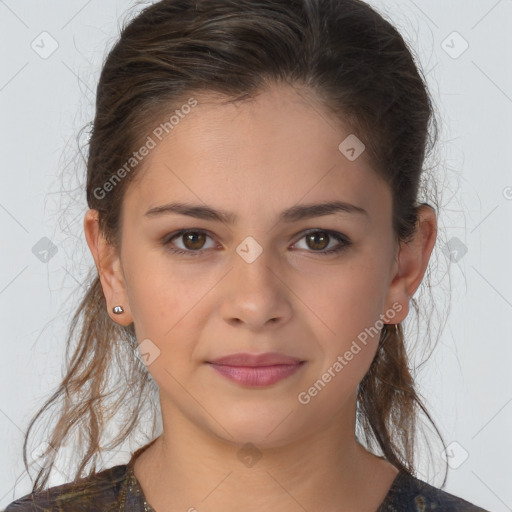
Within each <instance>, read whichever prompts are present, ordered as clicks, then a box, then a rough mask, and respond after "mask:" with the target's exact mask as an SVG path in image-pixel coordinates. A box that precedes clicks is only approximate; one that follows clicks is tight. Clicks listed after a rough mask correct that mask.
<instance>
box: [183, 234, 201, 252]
mask: <svg viewBox="0 0 512 512" xmlns="http://www.w3.org/2000/svg"><path fill="white" fill-rule="evenodd" d="M182 238H183V244H184V245H185V247H186V248H187V249H190V250H197V249H201V247H202V246H203V245H204V244H205V240H206V235H205V234H204V233H200V232H198V231H191V232H189V233H185V234H184V235H182Z"/></svg>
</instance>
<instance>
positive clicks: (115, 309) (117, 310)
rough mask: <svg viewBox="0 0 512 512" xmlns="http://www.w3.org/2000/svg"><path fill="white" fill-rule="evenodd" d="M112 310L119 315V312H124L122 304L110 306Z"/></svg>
mask: <svg viewBox="0 0 512 512" xmlns="http://www.w3.org/2000/svg"><path fill="white" fill-rule="evenodd" d="M112 311H113V312H114V314H115V315H120V314H121V313H124V309H123V306H114V307H113V308H112Z"/></svg>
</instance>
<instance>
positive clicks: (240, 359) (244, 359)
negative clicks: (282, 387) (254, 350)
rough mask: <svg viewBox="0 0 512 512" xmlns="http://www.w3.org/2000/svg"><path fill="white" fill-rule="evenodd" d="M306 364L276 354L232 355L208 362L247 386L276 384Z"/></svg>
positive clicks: (224, 374) (220, 371) (228, 376)
mask: <svg viewBox="0 0 512 512" xmlns="http://www.w3.org/2000/svg"><path fill="white" fill-rule="evenodd" d="M304 362H305V361H301V360H300V359H297V358H294V357H289V356H285V355H283V354H278V353H276V352H267V353H265V354H231V355H229V356H225V357H221V358H218V359H215V360H213V361H208V363H209V364H210V365H211V367H212V368H213V369H215V370H216V371H217V372H219V373H220V374H221V375H223V376H224V377H226V378H228V379H230V380H232V381H234V382H237V383H238V384H242V385H245V386H269V385H271V384H274V383H276V382H278V381H280V380H282V379H284V378H286V377H288V376H290V375H292V374H293V373H295V372H296V371H297V370H298V369H299V368H300V367H301V366H302V364H303V363H304Z"/></svg>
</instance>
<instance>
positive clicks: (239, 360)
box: [208, 352, 302, 367]
mask: <svg viewBox="0 0 512 512" xmlns="http://www.w3.org/2000/svg"><path fill="white" fill-rule="evenodd" d="M208 362H209V363H212V364H216V365H225V366H237V367H240V366H245V367H257V366H274V365H297V364H299V363H301V362H302V361H301V360H300V359H298V358H296V357H291V356H287V355H284V354H279V353H277V352H266V353H264V354H247V353H238V354H230V355H227V356H224V357H220V358H218V359H214V360H212V361H208Z"/></svg>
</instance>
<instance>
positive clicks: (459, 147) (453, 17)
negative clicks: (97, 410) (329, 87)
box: [0, 0, 512, 511]
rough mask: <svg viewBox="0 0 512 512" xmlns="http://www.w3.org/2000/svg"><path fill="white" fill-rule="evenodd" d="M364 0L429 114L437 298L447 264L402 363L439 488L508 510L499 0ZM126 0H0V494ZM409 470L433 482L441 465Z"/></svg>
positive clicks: (506, 48)
mask: <svg viewBox="0 0 512 512" xmlns="http://www.w3.org/2000/svg"><path fill="white" fill-rule="evenodd" d="M370 3H371V4H372V5H374V6H375V7H377V8H378V9H379V10H380V11H381V12H382V13H383V14H385V15H386V16H387V17H388V18H389V19H390V20H391V21H392V22H393V23H394V24H395V25H396V26H397V28H398V29H399V30H400V31H401V33H402V34H403V35H404V37H405V38H406V40H407V41H408V42H409V43H410V44H411V45H412V47H413V49H414V51H415V52H416V55H417V58H418V59H419V63H420V64H421V67H422V69H423V71H424V73H425V75H426V77H427V80H428V83H429V86H430V88H431V91H432V94H433V96H434V99H435V101H436V103H437V108H438V110H439V115H440V118H441V122H442V132H441V138H440V143H439V146H438V155H437V158H438V161H437V163H436V165H437V169H436V172H437V173H438V176H439V182H440V184H441V185H440V189H441V192H442V193H443V203H442V207H443V211H442V213H441V215H440V219H439V220H440V225H441V226H443V227H444V230H445V232H444V237H445V238H444V241H440V242H439V245H438V246H437V250H436V255H435V257H436V258H437V263H436V268H438V269H439V271H438V273H437V274H436V277H435V279H434V284H436V282H439V286H438V288H437V289H436V290H437V292H436V293H437V295H436V297H437V298H436V301H439V305H440V306H441V308H442V309H443V311H444V310H446V311H447V310H448V306H446V305H445V302H446V301H447V300H448V299H446V283H447V279H448V278H447V275H449V276H450V280H451V287H452V292H451V294H452V295H451V306H450V314H449V317H448V321H447V324H446V326H445V329H444V331H443V334H442V336H441V338H440V341H439V344H438V345H437V348H436V349H435V351H434V352H433V354H432V355H431V357H430V358H429V359H428V360H427V362H426V363H425V364H424V365H422V366H421V368H420V369H419V370H418V371H417V373H416V377H417V379H418V385H419V389H420V392H421V394H422V395H423V396H424V398H425V401H426V403H427V406H428V407H429V410H430V412H431V414H432V416H433V418H434V419H435V421H436V422H437V424H438V426H439V427H440V429H441V432H442V434H443V436H444V437H445V440H446V442H447V444H448V445H449V450H448V460H449V462H450V470H449V473H448V480H447V484H446V487H445V490H447V491H448V492H451V493H453V494H456V495H458V496H461V497H463V498H465V499H467V500H469V501H472V502H474V503H476V504H478V505H480V506H482V507H484V508H486V509H489V510H492V511H508V510H512V487H511V486H510V483H511V482H512V470H511V468H510V456H511V453H512V436H511V432H512V385H511V384H512V372H510V366H511V363H512V357H511V356H512V335H511V327H510V320H511V319H512V270H511V261H512V235H511V233H512V228H511V221H512V171H511V169H512V158H511V151H510V150H511V146H512V129H511V122H512V71H511V65H510V52H511V50H512V32H511V31H510V29H509V27H510V24H511V23H512V1H510V0H499V1H496V0H478V1H475V0H473V1H468V0H428V1H427V0H415V1H412V0H400V1H399V0H393V1H386V2H384V1H376V0H374V1H372V2H370ZM131 6H132V3H131V2H129V1H127V0H109V1H101V0H89V1H83V0H66V1H64V0H53V1H51V2H48V1H45V2H43V1H28V0H0V42H1V46H0V52H1V54H2V60H1V62H2V65H1V69H0V112H1V117H0V119H1V121H0V122H1V124H0V129H1V132H0V144H1V152H0V156H1V162H0V169H1V182H0V243H1V248H2V250H1V253H0V258H1V260H0V261H1V265H0V329H1V340H2V359H1V363H0V364H1V365H2V366H1V370H2V371H1V372H0V379H1V382H0V390H1V391H0V393H1V402H0V433H1V436H0V447H1V448H0V449H1V461H2V466H1V468H0V507H4V506H6V505H7V504H8V503H10V502H11V501H12V500H13V499H15V498H17V497H20V496H22V495H24V494H26V493H27V492H29V491H30V488H31V483H30V479H29V477H28V475H27V474H26V472H25V469H24V466H23V462H22V452H21V450H22V442H23V433H24V431H25V429H26V427H27V424H28V421H29V419H30V418H31V416H32V414H33V413H35V411H36V410H37V408H38V407H39V406H40V405H41V404H42V403H43V401H44V400H45V399H46V398H47V397H48V396H49V395H50V393H51V392H53V391H54V390H55V388H56V386H57V385H58V383H59V381H60V376H61V368H62V363H63V357H64V341H65V332H66V328H67V325H68V321H69V317H70V313H71V312H72V311H73V309H74V307H75V306H76V304H77V301H78V298H79V296H80V292H82V291H83V290H81V283H82V281H83V280H84V278H85V275H86V272H87V270H88V268H89V267H90V266H91V265H92V264H93V260H92V257H91V256H90V254H89V252H88V248H87V246H86V243H85V238H84V236H83V215H84V213H85V211H86V202H85V195H84V193H83V184H84V166H83V162H81V159H80V157H79V156H77V141H76V138H77V136H78V134H79V131H80V129H81V128H82V127H83V126H84V125H85V124H86V123H88V122H90V121H91V120H92V118H93V114H94V92H95V87H96V83H97V80H98V77H99V72H100V67H101V63H102V61H103V58H104V55H105V54H106V52H107V50H108V49H109V48H110V47H111V45H112V43H113V42H114V40H115V38H116V36H117V34H118V28H119V25H120V22H121V20H122V18H123V16H124V14H125V13H126V11H127V10H128V9H129V8H130V7H131ZM134 12H136V10H135V11H134ZM126 455H127V454H123V456H124V459H123V457H119V458H118V459H115V458H113V459H112V460H111V462H110V463H109V464H108V466H111V465H114V463H125V462H126V460H127V459H126ZM433 456H434V458H436V459H437V460H438V461H439V462H441V463H442V454H441V453H440V452H437V453H436V452H434V453H433ZM440 467H441V466H440ZM422 475H423V478H424V479H425V480H428V481H430V482H431V483H433V484H434V485H439V484H440V480H439V479H440V477H441V474H440V473H439V474H436V472H435V471H430V470H428V469H425V470H424V473H422ZM57 476H58V475H57ZM63 481H64V480H58V478H56V479H55V480H54V481H52V482H51V483H52V485H57V484H58V483H62V482H63Z"/></svg>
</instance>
